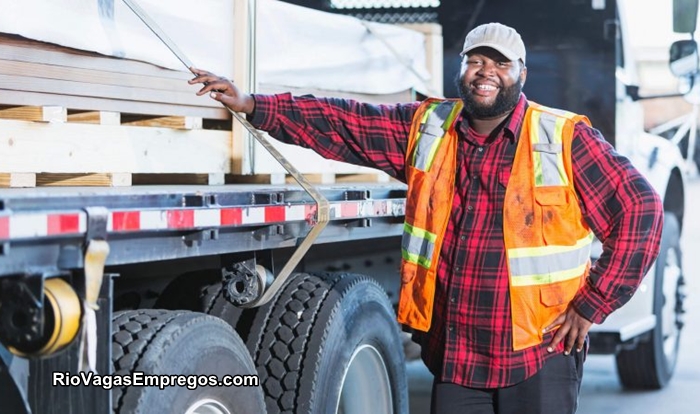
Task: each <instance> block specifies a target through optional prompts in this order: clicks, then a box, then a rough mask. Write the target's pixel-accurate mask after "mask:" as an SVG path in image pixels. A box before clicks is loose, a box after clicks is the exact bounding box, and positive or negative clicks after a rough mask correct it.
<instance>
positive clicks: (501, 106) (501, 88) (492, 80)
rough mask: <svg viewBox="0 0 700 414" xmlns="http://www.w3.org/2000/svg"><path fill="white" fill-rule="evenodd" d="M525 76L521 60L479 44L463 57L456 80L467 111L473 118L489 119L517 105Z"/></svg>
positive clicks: (525, 70)
mask: <svg viewBox="0 0 700 414" xmlns="http://www.w3.org/2000/svg"><path fill="white" fill-rule="evenodd" d="M526 77H527V68H525V67H524V65H523V64H522V63H521V62H520V61H510V60H508V58H506V57H505V56H503V55H502V54H501V53H500V52H498V51H497V50H495V49H491V48H489V47H480V48H476V49H474V50H472V51H470V52H469V53H468V54H467V55H466V56H465V57H464V59H463V60H462V66H461V70H460V73H459V75H458V76H457V79H456V80H455V81H456V83H457V89H458V90H459V96H460V98H462V101H464V107H465V109H466V111H467V113H469V115H470V116H472V117H474V118H476V119H490V118H497V117H499V116H501V115H504V114H507V113H508V112H510V111H511V110H512V109H513V108H514V107H515V105H517V103H518V100H519V99H520V91H521V90H522V87H523V84H524V83H525V78H526Z"/></svg>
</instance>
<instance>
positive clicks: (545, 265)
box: [508, 243, 591, 277]
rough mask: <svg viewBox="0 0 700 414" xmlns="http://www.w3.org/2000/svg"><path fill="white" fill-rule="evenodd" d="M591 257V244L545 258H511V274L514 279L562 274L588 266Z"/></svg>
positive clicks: (509, 261) (545, 256)
mask: <svg viewBox="0 0 700 414" xmlns="http://www.w3.org/2000/svg"><path fill="white" fill-rule="evenodd" d="M590 257H591V245H590V243H589V244H587V245H585V246H581V247H580V248H578V249H576V250H572V251H568V252H559V253H554V254H548V255H544V256H530V257H519V258H511V259H509V260H508V263H509V264H510V274H511V275H512V276H514V277H518V276H532V275H547V274H553V273H557V272H562V271H565V270H569V269H572V268H576V267H578V266H580V265H582V264H586V263H587V262H588V260H589V259H590Z"/></svg>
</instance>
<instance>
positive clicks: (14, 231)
mask: <svg viewBox="0 0 700 414" xmlns="http://www.w3.org/2000/svg"><path fill="white" fill-rule="evenodd" d="M86 219H87V216H86V214H85V213H83V212H75V213H30V214H16V215H10V216H0V240H8V239H27V238H35V237H47V236H59V235H75V234H83V233H85V231H86V228H87V226H86V224H85V223H86Z"/></svg>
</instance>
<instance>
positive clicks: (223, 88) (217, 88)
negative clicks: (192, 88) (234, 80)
mask: <svg viewBox="0 0 700 414" xmlns="http://www.w3.org/2000/svg"><path fill="white" fill-rule="evenodd" d="M229 90H230V84H229V83H228V82H224V81H216V82H212V83H208V84H206V85H204V87H203V88H202V89H200V90H199V92H197V96H202V95H204V94H205V93H207V92H222V93H228V92H229Z"/></svg>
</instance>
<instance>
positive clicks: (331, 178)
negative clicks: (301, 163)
mask: <svg viewBox="0 0 700 414" xmlns="http://www.w3.org/2000/svg"><path fill="white" fill-rule="evenodd" d="M304 177H305V178H306V179H307V180H308V181H309V182H311V183H312V184H336V183H387V182H389V181H390V180H391V177H390V176H389V175H387V174H386V173H383V172H377V173H374V174H373V173H367V174H334V173H319V174H304ZM285 182H286V183H287V184H296V180H295V179H294V178H293V177H292V176H291V175H287V176H286V179H285Z"/></svg>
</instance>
